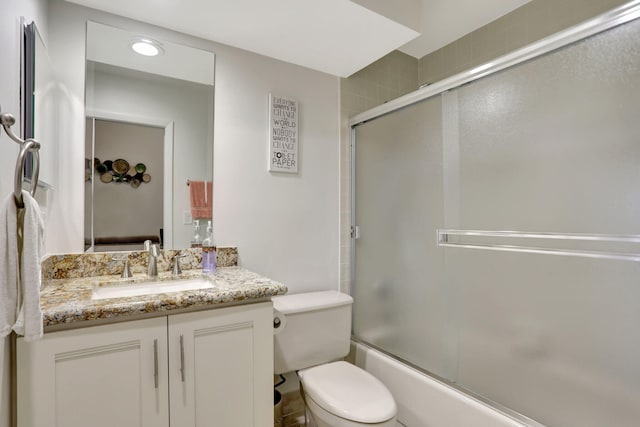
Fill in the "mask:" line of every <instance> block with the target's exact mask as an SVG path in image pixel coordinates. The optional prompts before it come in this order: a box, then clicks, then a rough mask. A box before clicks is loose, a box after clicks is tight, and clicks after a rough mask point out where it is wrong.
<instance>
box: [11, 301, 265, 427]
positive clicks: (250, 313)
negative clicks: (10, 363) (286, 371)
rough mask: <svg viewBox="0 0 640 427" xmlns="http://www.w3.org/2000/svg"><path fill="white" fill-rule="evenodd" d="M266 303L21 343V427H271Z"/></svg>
mask: <svg viewBox="0 0 640 427" xmlns="http://www.w3.org/2000/svg"><path fill="white" fill-rule="evenodd" d="M272 318H273V310H272V305H271V303H270V302H266V303H258V304H249V305H242V306H235V307H229V308H220V309H213V310H207V311H199V312H194V313H186V314H177V315H169V316H164V317H157V318H151V319H146V320H136V321H130V322H123V323H117V324H112V325H104V326H93V327H88V328H82V329H74V330H68V331H61V332H52V333H48V334H45V336H44V338H43V339H42V340H39V341H34V342H31V343H27V342H24V340H23V339H19V340H18V351H17V357H18V426H19V427H52V426H56V427H86V426H88V425H90V426H94V427H113V426H119V427H138V426H144V427H164V426H174V427H191V426H197V427H203V426H220V427H251V426H253V427H267V426H272V425H273V334H272V329H271V322H272Z"/></svg>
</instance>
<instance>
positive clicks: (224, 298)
mask: <svg viewBox="0 0 640 427" xmlns="http://www.w3.org/2000/svg"><path fill="white" fill-rule="evenodd" d="M177 255H182V256H183V258H182V260H181V262H180V264H181V265H182V271H183V273H182V274H181V275H180V276H179V277H177V278H174V277H172V276H171V272H170V270H171V265H172V264H173V261H174V258H175V257H176V256H177ZM114 257H115V258H123V257H124V258H128V259H129V263H130V267H131V272H132V273H133V277H132V278H129V279H120V273H121V272H122V268H123V261H114V260H113V258H114ZM217 259H218V268H217V270H216V272H215V274H213V275H204V274H203V273H202V254H201V249H198V248H197V249H194V248H190V249H183V250H180V251H178V250H162V251H161V252H160V255H159V256H158V272H159V274H158V277H157V278H152V279H150V278H148V277H147V275H146V264H147V253H146V252H143V251H133V252H103V253H81V254H65V255H51V256H49V257H48V258H46V259H45V260H43V262H42V291H41V292H40V306H41V308H42V313H43V323H44V327H45V331H53V330H58V329H69V328H78V327H83V326H90V325H93V324H94V323H95V322H100V323H107V322H120V321H127V320H134V319H136V318H140V317H152V316H164V315H167V314H171V313H172V312H175V313H178V312H183V311H194V310H206V309H211V308H218V307H224V306H227V305H238V304H248V303H252V302H259V301H265V300H268V299H269V298H270V297H272V296H275V295H283V294H285V293H287V287H286V286H284V285H283V284H281V283H278V282H276V281H273V280H271V279H268V278H266V277H263V276H260V275H259V274H256V273H252V272H250V271H247V270H245V269H242V268H239V267H237V266H236V265H237V263H238V250H237V248H235V247H219V248H218V251H217ZM194 278H206V279H208V280H210V281H211V282H212V284H213V287H212V288H207V289H200V290H189V291H180V292H167V293H161V294H152V295H142V296H136V297H126V298H109V299H98V300H94V299H92V295H93V290H94V288H96V287H100V286H110V285H116V286H118V287H126V286H127V285H128V284H140V283H145V282H159V281H167V280H175V279H178V280H181V279H194Z"/></svg>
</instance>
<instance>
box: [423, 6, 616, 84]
mask: <svg viewBox="0 0 640 427" xmlns="http://www.w3.org/2000/svg"><path fill="white" fill-rule="evenodd" d="M624 3H627V0H533V1H530V2H529V3H527V4H525V5H524V6H522V7H520V8H518V9H516V10H514V11H512V12H510V13H508V14H506V15H504V16H502V17H501V18H498V19H496V20H495V21H493V22H491V23H489V24H487V25H485V26H484V27H481V28H479V29H478V30H476V31H473V32H472V33H469V34H467V35H466V36H464V37H462V38H460V39H458V40H456V41H454V42H453V43H450V44H448V45H446V46H444V47H443V48H441V49H438V50H436V51H435V52H433V53H430V54H428V55H426V56H423V57H422V58H421V59H420V63H419V82H420V84H424V83H434V82H437V81H439V80H442V79H444V78H446V77H449V76H452V75H454V74H457V73H459V72H462V71H465V70H468V69H470V68H473V67H476V66H478V65H482V64H484V63H486V62H488V61H490V60H492V59H495V58H497V57H499V56H502V55H504V54H506V53H509V52H512V51H514V50H516V49H519V48H521V47H524V46H526V45H528V44H530V43H533V42H535V41H537V40H540V39H542V38H544V37H547V36H549V35H551V34H554V33H556V32H558V31H561V30H563V29H565V28H568V27H571V26H573V25H575V24H578V23H580V22H582V21H586V20H588V19H589V18H592V17H594V16H596V15H598V14H600V13H603V12H606V11H607V10H610V9H613V8H614V7H616V6H620V5H622V4H624Z"/></svg>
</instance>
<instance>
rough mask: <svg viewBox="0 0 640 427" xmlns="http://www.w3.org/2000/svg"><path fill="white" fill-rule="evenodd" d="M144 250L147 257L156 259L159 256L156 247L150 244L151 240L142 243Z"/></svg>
mask: <svg viewBox="0 0 640 427" xmlns="http://www.w3.org/2000/svg"><path fill="white" fill-rule="evenodd" d="M144 250H145V251H148V252H149V255H151V256H153V257H157V256H158V255H159V249H158V245H155V244H151V240H145V241H144Z"/></svg>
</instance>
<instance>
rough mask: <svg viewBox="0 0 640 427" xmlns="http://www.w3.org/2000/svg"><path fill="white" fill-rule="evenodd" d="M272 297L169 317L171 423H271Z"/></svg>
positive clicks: (224, 426)
mask: <svg viewBox="0 0 640 427" xmlns="http://www.w3.org/2000/svg"><path fill="white" fill-rule="evenodd" d="M272 322H273V308H272V304H271V302H267V303H260V304H251V305H245V306H240V307H230V308H224V309H216V310H210V311H203V312H197V313H188V314H181V315H175V316H169V360H170V367H169V394H170V401H171V404H170V405H171V411H170V412H171V425H172V426H177V427H191V426H196V427H205V426H206V427H210V426H211V427H214V426H215V427H267V426H269V427H272V426H273V329H272Z"/></svg>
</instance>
